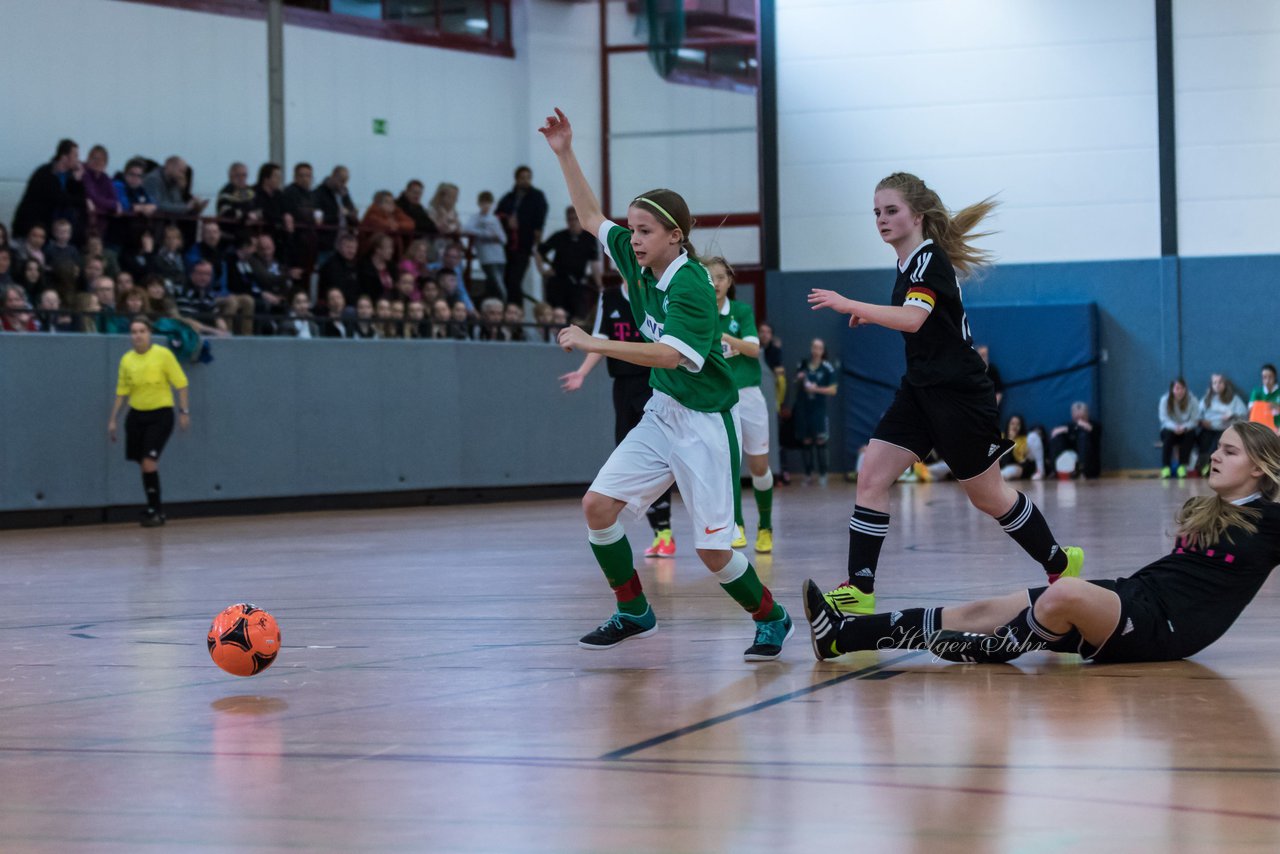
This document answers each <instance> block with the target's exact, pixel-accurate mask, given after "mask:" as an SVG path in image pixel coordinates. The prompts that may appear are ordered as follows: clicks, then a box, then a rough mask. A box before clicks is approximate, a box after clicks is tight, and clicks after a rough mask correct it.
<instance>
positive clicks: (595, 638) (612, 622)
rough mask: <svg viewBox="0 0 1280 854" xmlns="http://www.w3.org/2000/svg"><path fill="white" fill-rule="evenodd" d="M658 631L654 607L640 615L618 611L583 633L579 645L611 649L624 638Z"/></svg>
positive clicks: (589, 647) (586, 647)
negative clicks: (634, 615)
mask: <svg viewBox="0 0 1280 854" xmlns="http://www.w3.org/2000/svg"><path fill="white" fill-rule="evenodd" d="M657 631H658V618H657V617H656V616H654V614H653V608H649V609H648V610H647V611H645V612H644V613H643V614H641V615H640V616H638V617H633V616H632V615H631V614H624V613H622V612H621V611H618V612H615V613H614V615H613V616H612V617H610V618H609V619H608V620H606V621H605V622H604V623H602V624H601V625H600V626H598V627H596V628H595V629H593V630H591V631H590V632H588V633H587V634H585V635H583V636H582V638H581V639H580V640H579V641H578V646H580V647H582V648H583V649H610V648H611V647H615V646H617V645H618V644H620V643H622V642H623V641H624V640H630V639H631V638H647V637H648V636H649V635H652V634H655V633H656V632H657Z"/></svg>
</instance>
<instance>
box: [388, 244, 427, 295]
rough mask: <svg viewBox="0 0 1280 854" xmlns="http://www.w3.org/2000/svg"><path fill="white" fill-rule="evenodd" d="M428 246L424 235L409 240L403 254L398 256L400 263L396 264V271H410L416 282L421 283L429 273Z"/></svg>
mask: <svg viewBox="0 0 1280 854" xmlns="http://www.w3.org/2000/svg"><path fill="white" fill-rule="evenodd" d="M428 252H429V248H428V245H427V240H426V238H425V237H417V238H414V239H413V241H412V242H410V244H409V246H408V248H407V249H405V250H404V255H403V256H401V258H400V263H399V264H397V265H396V271H397V272H398V273H411V274H412V275H413V278H414V280H415V282H416V283H419V284H420V283H421V282H422V281H423V280H424V279H426V278H427V276H428V275H429V274H430V272H431V271H430V269H429V266H430V263H431V262H430V259H429V258H428V257H427V255H428Z"/></svg>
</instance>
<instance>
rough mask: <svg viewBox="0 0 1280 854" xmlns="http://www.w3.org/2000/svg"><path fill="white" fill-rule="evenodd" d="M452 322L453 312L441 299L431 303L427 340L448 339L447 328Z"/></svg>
mask: <svg viewBox="0 0 1280 854" xmlns="http://www.w3.org/2000/svg"><path fill="white" fill-rule="evenodd" d="M452 322H453V311H452V310H450V308H449V303H448V302H447V301H445V300H443V299H437V300H436V301H435V302H433V303H431V334H430V335H429V336H427V337H429V338H448V337H449V326H450V324H451V323H452Z"/></svg>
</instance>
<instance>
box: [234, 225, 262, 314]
mask: <svg viewBox="0 0 1280 854" xmlns="http://www.w3.org/2000/svg"><path fill="white" fill-rule="evenodd" d="M257 246H258V239H257V238H256V237H254V236H253V234H252V233H250V232H248V231H246V232H243V233H242V234H241V235H240V236H239V237H238V238H237V239H236V251H235V254H234V255H232V256H231V257H230V258H229V259H228V262H227V290H228V291H230V293H231V296H232V297H234V298H236V299H235V300H234V302H233V303H232V311H231V312H230V313H231V314H233V315H234V316H235V317H237V318H239V321H238V322H237V323H233V324H232V331H233V332H235V333H236V334H237V335H252V334H253V315H254V313H255V312H256V311H257V308H258V304H259V302H260V301H261V294H262V285H261V283H260V282H259V281H258V274H257V271H256V269H255V267H254V264H253V255H254V250H256V249H257Z"/></svg>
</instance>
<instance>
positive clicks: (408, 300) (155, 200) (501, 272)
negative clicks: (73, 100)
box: [0, 139, 600, 342]
mask: <svg viewBox="0 0 1280 854" xmlns="http://www.w3.org/2000/svg"><path fill="white" fill-rule="evenodd" d="M250 175H251V173H250V169H249V167H248V166H247V165H246V164H244V163H239V162H236V163H232V164H231V166H230V167H229V168H228V170H227V181H226V184H225V185H224V186H223V187H222V189H221V190H219V192H218V193H217V196H216V197H215V198H214V199H204V198H200V197H198V196H195V195H193V194H192V192H191V187H192V171H191V167H190V166H188V164H187V163H186V161H185V160H184V159H183V158H181V157H178V156H172V157H169V158H167V159H166V160H164V161H163V162H156V161H153V160H150V159H148V158H145V157H134V158H132V159H130V160H129V161H128V162H126V163H125V164H124V166H123V168H121V169H120V170H118V171H116V172H115V173H114V174H111V173H110V172H109V155H108V152H107V150H106V148H105V147H103V146H101V145H95V146H93V148H92V149H91V150H90V151H89V155H88V157H87V158H86V159H85V160H83V161H82V160H81V159H80V150H79V147H78V145H77V144H76V143H75V142H74V141H72V140H67V139H64V140H62V141H60V142H59V143H58V145H57V148H56V151H55V154H54V157H53V159H52V160H51V161H50V162H48V163H46V164H43V165H41V166H40V167H39V168H37V169H36V170H35V172H34V173H33V174H32V175H31V178H30V180H29V181H28V182H27V186H26V189H25V191H24V193H23V195H22V198H21V200H20V202H19V204H18V207H17V210H16V212H15V214H14V218H13V229H12V232H10V231H9V230H8V229H6V228H5V227H4V226H3V225H2V224H0V288H3V292H2V293H0V296H3V302H2V306H0V314H2V316H0V326H2V328H3V330H4V331H13V332H35V331H45V332H121V331H124V330H127V329H128V320H129V318H130V317H132V316H133V315H135V314H138V313H142V314H146V315H148V316H150V317H151V318H152V319H153V320H154V319H157V318H167V319H170V320H173V321H174V322H179V323H181V324H183V325H184V326H186V327H187V328H189V329H190V330H191V331H192V332H193V333H195V334H197V335H200V336H206V337H208V336H222V335H232V334H234V335H251V334H254V335H292V336H296V337H304V338H306V337H344V338H437V339H438V338H448V339H471V340H480V341H526V340H537V341H547V342H553V341H554V340H555V337H556V333H557V332H558V331H559V329H560V328H562V327H563V326H565V325H566V324H568V323H571V322H584V321H585V319H586V316H587V313H589V311H590V308H591V307H592V306H593V305H594V289H595V288H597V287H598V286H599V282H600V265H599V256H598V250H597V247H596V245H595V244H596V241H595V238H594V236H593V235H585V234H583V232H582V229H581V227H580V226H578V224H577V218H576V216H574V215H573V212H572V210H570V211H569V212H568V214H567V216H566V228H565V229H563V230H562V231H560V232H557V233H556V234H554V235H552V236H550V237H549V238H547V239H545V240H544V239H543V229H544V226H545V225H546V216H547V203H546V198H545V196H543V194H542V193H541V191H539V190H538V189H537V188H536V187H534V186H533V173H532V171H531V170H530V169H529V168H528V167H527V166H521V167H519V168H518V169H516V171H515V184H514V186H513V187H512V189H511V190H510V191H509V192H507V193H506V194H505V195H504V196H503V197H502V198H501V199H498V200H497V201H496V204H495V197H494V194H493V193H492V192H489V191H487V190H486V191H484V192H481V193H480V194H479V196H478V198H477V210H476V212H475V213H474V214H472V215H470V216H466V217H464V216H463V214H462V213H461V212H459V210H458V200H459V190H458V187H457V186H456V185H454V184H451V183H448V182H442V183H440V184H439V186H438V187H437V188H436V191H435V193H434V194H433V195H432V196H431V198H430V200H429V201H427V202H426V203H425V204H424V202H423V198H424V190H425V187H424V185H423V183H422V182H421V181H419V180H416V179H414V180H411V181H409V182H408V183H407V184H406V186H405V188H404V190H403V191H402V192H401V193H400V195H399V196H396V195H394V194H393V193H392V192H391V191H389V190H379V191H378V192H376V193H375V194H374V195H373V198H372V199H371V202H370V204H369V206H368V207H367V208H366V209H365V211H364V213H363V214H361V213H360V211H359V209H358V208H357V206H356V204H355V203H354V202H353V201H352V198H351V195H350V193H349V191H348V182H349V180H350V174H349V172H348V170H347V168H346V167H344V166H341V165H339V166H335V167H334V168H333V169H332V170H330V172H329V174H328V176H327V177H325V178H324V179H323V180H322V181H320V182H319V184H318V185H316V184H315V183H314V177H315V174H314V171H313V169H312V167H311V165H310V164H307V163H298V164H296V165H295V166H294V168H293V173H292V181H291V182H290V183H288V185H286V184H285V177H284V170H283V168H282V167H281V166H280V165H279V164H276V163H264V164H262V165H261V166H260V167H259V168H258V170H257V176H256V181H254V182H253V183H250ZM535 259H536V263H537V270H538V271H539V272H540V273H541V274H542V275H543V276H544V278H545V279H546V286H545V288H544V291H545V295H546V299H545V301H542V302H536V303H534V304H533V305H532V310H531V311H530V307H528V306H526V296H525V293H524V286H523V280H524V278H525V275H526V273H527V272H528V268H529V266H530V264H531V262H533V261H534V260H535ZM473 271H474V272H473ZM588 290H590V295H588V294H587V291H588ZM530 302H532V301H531V300H530Z"/></svg>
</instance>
